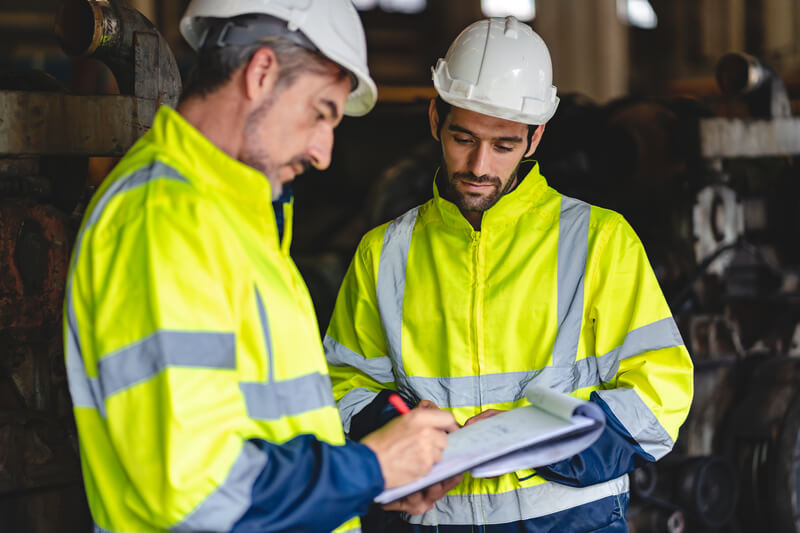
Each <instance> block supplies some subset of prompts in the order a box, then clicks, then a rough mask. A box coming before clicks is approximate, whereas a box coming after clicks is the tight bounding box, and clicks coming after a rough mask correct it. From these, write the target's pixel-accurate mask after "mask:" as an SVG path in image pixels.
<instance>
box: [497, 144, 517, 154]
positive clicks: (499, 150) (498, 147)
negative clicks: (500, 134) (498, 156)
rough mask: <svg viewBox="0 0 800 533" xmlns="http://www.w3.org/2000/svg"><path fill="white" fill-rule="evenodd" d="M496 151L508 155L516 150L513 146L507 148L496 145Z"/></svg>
mask: <svg viewBox="0 0 800 533" xmlns="http://www.w3.org/2000/svg"><path fill="white" fill-rule="evenodd" d="M495 149H497V151H498V152H503V153H506V152H510V151H511V150H513V149H514V148H512V147H511V146H505V145H503V144H496V145H495Z"/></svg>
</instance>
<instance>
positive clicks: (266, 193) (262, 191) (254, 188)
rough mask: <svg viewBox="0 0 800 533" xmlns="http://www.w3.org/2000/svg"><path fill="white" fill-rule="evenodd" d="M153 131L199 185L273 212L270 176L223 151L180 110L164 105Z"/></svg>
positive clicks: (156, 117)
mask: <svg viewBox="0 0 800 533" xmlns="http://www.w3.org/2000/svg"><path fill="white" fill-rule="evenodd" d="M150 131H151V135H152V136H153V137H152V138H153V141H154V142H155V143H156V144H158V145H160V146H166V147H168V149H169V156H170V157H173V158H175V159H177V160H179V161H180V163H181V167H182V168H186V169H187V170H189V171H190V172H191V175H190V176H187V177H188V178H189V179H190V180H191V181H192V183H194V184H195V186H197V187H201V188H206V187H207V188H209V189H213V190H214V192H217V193H222V194H224V195H226V196H229V197H231V198H232V199H234V200H235V201H236V202H237V203H239V204H240V205H244V206H250V207H253V208H258V209H268V210H269V211H272V209H271V204H272V192H271V190H270V185H269V180H268V179H267V177H266V176H264V174H262V173H261V172H259V171H257V170H256V169H254V168H252V167H250V166H248V165H245V164H244V163H242V162H240V161H237V160H236V159H234V158H232V157H231V156H229V155H228V154H226V153H225V152H223V151H222V150H220V149H219V148H218V147H217V146H216V145H215V144H213V143H212V142H211V141H209V140H208V138H206V136H205V135H203V134H202V133H200V132H199V131H198V130H197V129H196V128H195V127H194V126H192V125H191V124H190V123H189V122H187V121H186V119H184V118H183V117H182V116H181V114H180V113H178V112H177V111H175V110H173V109H170V108H169V107H167V106H165V105H162V106H161V107H160V108H159V110H158V112H157V113H156V116H155V119H154V120H153V128H152V129H151V130H150Z"/></svg>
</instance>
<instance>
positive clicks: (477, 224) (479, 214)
mask: <svg viewBox="0 0 800 533" xmlns="http://www.w3.org/2000/svg"><path fill="white" fill-rule="evenodd" d="M458 210H459V211H461V214H462V215H464V218H466V219H467V222H469V224H470V226H472V229H474V230H475V231H480V230H481V220H483V211H467V210H465V209H461V208H460V207H459V208H458Z"/></svg>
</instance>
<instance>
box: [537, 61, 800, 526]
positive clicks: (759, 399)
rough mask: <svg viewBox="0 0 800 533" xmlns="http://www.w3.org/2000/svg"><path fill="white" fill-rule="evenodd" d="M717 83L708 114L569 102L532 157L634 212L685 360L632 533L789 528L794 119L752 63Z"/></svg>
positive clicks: (583, 189) (796, 313)
mask: <svg viewBox="0 0 800 533" xmlns="http://www.w3.org/2000/svg"><path fill="white" fill-rule="evenodd" d="M717 81H718V84H719V86H720V88H721V90H722V95H723V96H722V102H721V103H718V104H717V109H716V111H712V109H711V106H706V105H703V104H701V103H700V102H698V101H694V100H686V99H674V100H671V101H669V102H655V101H648V100H638V99H627V100H623V101H618V102H613V103H611V104H609V105H608V106H605V107H598V106H594V105H593V104H591V103H590V102H586V101H585V100H582V99H580V98H573V99H571V100H570V99H568V102H566V103H562V109H561V113H562V116H561V117H560V119H561V121H559V117H556V119H555V120H554V121H553V122H554V123H553V124H551V125H548V135H546V136H545V138H544V141H543V142H542V146H541V148H540V154H538V155H539V157H540V159H541V160H542V165H543V167H544V168H545V169H546V170H547V172H546V175H547V176H548V178H549V180H550V182H551V184H552V185H553V186H554V187H556V188H557V189H560V190H563V191H568V193H569V194H572V195H574V196H577V197H579V198H581V199H585V200H587V201H590V202H592V203H597V204H599V205H602V206H606V207H610V208H613V209H615V210H618V211H620V212H621V213H622V214H623V215H625V216H626V218H628V220H629V221H630V222H631V223H632V225H633V227H634V228H635V229H636V230H637V232H638V233H639V235H640V237H641V238H642V241H643V242H644V244H645V247H646V249H647V250H648V255H649V257H650V260H651V263H652V265H653V267H654V270H655V271H656V274H657V276H658V277H659V280H660V282H661V284H662V288H663V289H664V292H665V295H666V296H667V299H668V301H669V303H670V306H671V308H672V311H673V314H674V315H675V318H676V320H677V322H678V325H679V327H680V329H681V332H682V334H683V338H684V340H685V342H686V344H687V346H688V348H689V352H690V353H691V354H692V357H693V360H694V363H695V398H694V402H693V405H692V410H691V413H690V415H689V419H688V420H687V422H686V423H685V425H684V426H683V428H682V430H681V434H680V437H679V439H678V442H677V443H676V446H675V449H674V451H673V452H672V453H671V454H670V455H668V456H667V457H665V458H664V459H662V460H661V461H660V462H658V463H656V464H655V465H648V466H647V467H645V468H641V469H639V470H637V471H635V472H634V473H633V474H632V477H631V488H632V504H631V508H630V510H629V513H628V517H629V519H630V522H631V529H632V530H635V531H636V532H639V533H641V532H662V531H663V532H670V533H678V532H682V531H686V532H695V531H730V532H737V533H738V532H744V531H780V532H795V531H800V499H798V492H800V395H798V391H800V388H799V387H798V384H799V383H800V359H798V355H800V284H799V283H798V280H800V278H798V275H799V274H800V254H799V253H798V246H797V239H798V237H800V218H799V217H798V210H799V208H800V195H798V193H799V192H800V171H798V169H797V167H796V159H795V158H796V156H797V154H800V119H798V118H795V117H792V116H791V113H790V101H789V98H788V96H787V93H786V90H785V88H784V86H783V84H782V82H781V80H780V79H779V78H778V77H777V76H776V75H775V73H774V72H772V71H771V69H769V67H768V66H766V65H763V64H762V63H760V62H759V61H758V60H756V59H755V58H752V57H749V56H746V55H744V54H729V55H726V56H725V57H723V58H722V59H721V60H720V61H719V63H718V67H717ZM565 104H566V105H565ZM551 126H552V127H551ZM575 132H580V133H579V134H578V137H577V139H576V138H575V137H574V135H575ZM570 135H572V136H573V137H572V138H570V137H569V136H570Z"/></svg>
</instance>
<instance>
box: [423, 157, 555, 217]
mask: <svg viewBox="0 0 800 533" xmlns="http://www.w3.org/2000/svg"><path fill="white" fill-rule="evenodd" d="M527 168H530V170H528V172H527V174H524V177H523V178H522V179H521V180H520V182H519V184H518V185H517V187H516V188H515V189H514V190H513V191H511V192H510V193H508V194H506V195H504V196H502V197H501V198H500V200H498V201H497V203H496V204H494V205H493V206H492V207H490V208H489V209H488V210H486V211H485V212H484V213H483V219H482V220H481V230H482V231H483V230H485V229H487V228H493V227H495V226H502V225H506V224H513V223H514V222H516V220H517V219H518V218H519V217H520V216H521V215H522V214H523V213H524V212H525V211H528V210H530V209H531V208H532V207H534V206H535V205H536V204H537V203H538V201H539V200H540V199H541V197H542V195H543V194H544V192H545V190H546V189H547V180H545V178H544V176H542V175H541V174H540V173H539V163H537V162H536V161H530V160H526V161H523V162H522V163H521V164H520V167H519V172H520V175H523V172H525V170H526V169H527ZM440 171H441V168H439V169H437V170H436V174H435V175H434V179H433V201H434V204H436V206H437V208H438V210H439V213H440V214H441V216H442V220H444V222H445V223H447V224H448V225H452V226H455V227H459V228H466V229H470V230H471V229H472V226H471V225H470V223H469V222H468V221H467V219H466V218H464V215H462V214H461V211H459V209H458V207H456V205H455V204H454V203H453V202H451V201H449V200H445V199H444V198H442V197H441V196H440V195H439V187H438V185H437V184H436V177H437V176H438V174H439V172H440Z"/></svg>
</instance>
